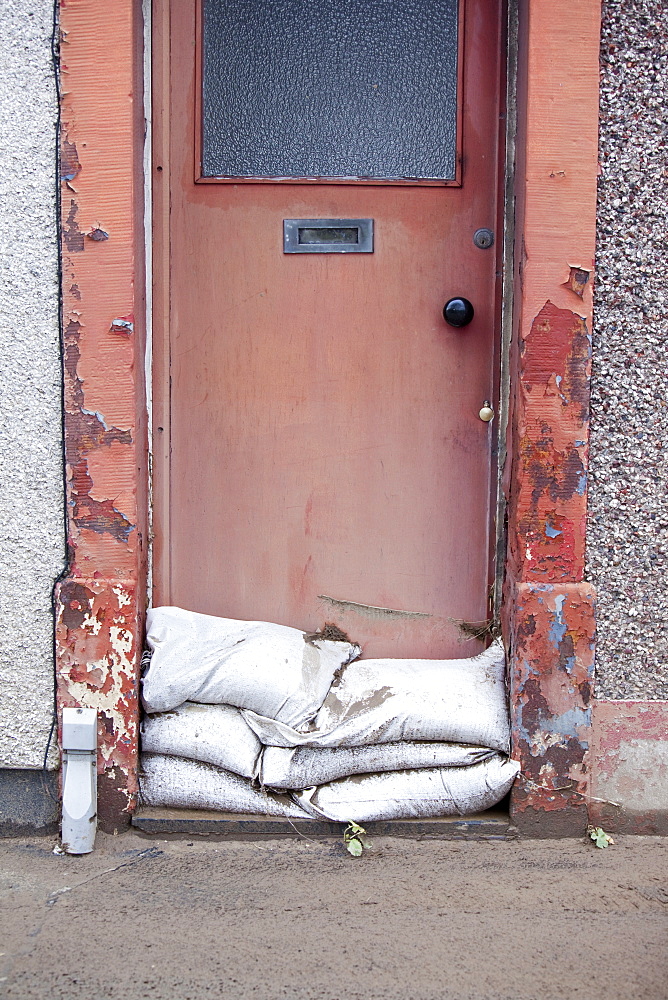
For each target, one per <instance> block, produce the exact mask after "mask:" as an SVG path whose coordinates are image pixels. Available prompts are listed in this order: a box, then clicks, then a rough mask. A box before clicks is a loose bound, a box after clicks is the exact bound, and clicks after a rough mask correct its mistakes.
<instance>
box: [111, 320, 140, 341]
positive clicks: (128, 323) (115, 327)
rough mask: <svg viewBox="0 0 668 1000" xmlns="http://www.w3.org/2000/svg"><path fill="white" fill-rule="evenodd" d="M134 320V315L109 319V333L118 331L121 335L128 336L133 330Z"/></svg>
mask: <svg viewBox="0 0 668 1000" xmlns="http://www.w3.org/2000/svg"><path fill="white" fill-rule="evenodd" d="M134 328H135V321H134V316H120V317H119V318H118V319H114V320H112V321H111V326H110V327H109V332H110V333H120V334H121V336H123V337H129V336H130V334H131V333H132V332H133V331H134Z"/></svg>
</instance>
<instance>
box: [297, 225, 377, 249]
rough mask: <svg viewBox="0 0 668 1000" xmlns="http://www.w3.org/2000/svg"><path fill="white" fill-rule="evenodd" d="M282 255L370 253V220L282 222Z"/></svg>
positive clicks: (371, 231) (371, 247) (371, 235)
mask: <svg viewBox="0 0 668 1000" xmlns="http://www.w3.org/2000/svg"><path fill="white" fill-rule="evenodd" d="M283 252H284V253H373V219H283Z"/></svg>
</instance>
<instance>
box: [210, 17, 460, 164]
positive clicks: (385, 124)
mask: <svg viewBox="0 0 668 1000" xmlns="http://www.w3.org/2000/svg"><path fill="white" fill-rule="evenodd" d="M457 9H458V0H203V13H204V38H203V53H204V70H203V100H202V108H203V123H202V165H203V174H204V176H205V177H332V178H334V177H364V178H375V179H401V178H411V179H427V178H433V179H442V180H452V179H454V177H455V165H456V148H457V111H456V109H457V20H458V17H457Z"/></svg>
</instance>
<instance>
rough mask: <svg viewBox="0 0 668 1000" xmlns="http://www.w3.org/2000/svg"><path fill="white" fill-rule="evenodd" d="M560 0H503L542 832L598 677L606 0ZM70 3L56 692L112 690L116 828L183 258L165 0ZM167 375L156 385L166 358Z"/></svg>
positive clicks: (108, 809) (509, 263)
mask: <svg viewBox="0 0 668 1000" xmlns="http://www.w3.org/2000/svg"><path fill="white" fill-rule="evenodd" d="M565 2H566V10H565V11H563V10H562V11H561V13H560V17H559V18H558V19H556V18H554V16H553V14H552V12H551V8H552V5H551V4H550V3H549V2H548V0H531V2H530V0H510V2H509V4H508V38H509V56H508V87H509V101H508V117H507V133H508V134H507V140H508V141H507V163H506V164H505V165H503V164H502V165H500V166H501V167H504V166H505V171H506V177H505V185H504V187H505V194H506V211H505V217H504V223H503V231H504V235H503V260H504V277H503V283H504V304H503V308H502V315H501V318H500V324H501V331H502V338H501V339H502V358H501V369H500V381H501V404H500V414H499V457H500V459H501V461H500V462H499V470H500V471H499V495H498V502H497V523H498V524H499V525H501V526H502V530H499V532H498V543H497V601H498V611H499V615H500V618H501V621H502V625H503V635H504V640H505V643H506V647H507V650H508V656H509V679H510V708H511V718H512V729H513V756H514V757H516V758H517V759H518V760H519V761H520V763H521V766H522V773H521V776H520V778H519V780H518V782H517V783H516V785H515V787H514V789H513V792H512V795H511V813H512V817H513V820H514V822H515V824H516V825H517V826H518V827H519V828H520V829H521V830H523V831H526V832H530V833H532V834H534V835H542V836H548V835H554V834H558V833H573V832H576V831H577V832H579V831H581V830H582V828H583V826H584V823H585V822H586V817H587V804H588V801H589V799H588V761H587V749H588V744H589V732H590V725H591V695H592V683H593V643H594V596H595V595H594V592H593V589H592V588H591V586H590V585H589V584H587V583H586V582H584V543H585V516H586V492H587V487H586V475H587V452H588V421H589V377H590V355H591V321H592V280H591V279H592V275H593V260H594V241H595V221H596V176H597V137H598V48H599V35H600V0H589V2H588V3H586V4H585V5H584V6H583V5H582V3H581V2H576V0H565ZM162 3H163V0H155V7H156V9H159V7H160V6H161V4H162ZM60 23H61V39H62V40H61V51H60V72H61V84H62V86H61V91H62V95H61V121H60V148H61V172H60V182H61V183H60V188H61V200H60V208H61V237H62V240H61V252H62V278H63V286H62V299H63V307H62V330H63V366H64V433H65V450H66V495H67V510H66V518H67V538H68V554H69V557H68V568H67V570H66V572H65V574H64V575H63V577H62V578H61V579H60V581H59V582H58V584H57V586H56V589H55V614H56V662H55V667H56V683H57V698H58V706H59V710H62V707H64V706H66V705H85V706H88V707H94V708H97V709H98V713H99V722H100V731H99V759H98V772H99V814H100V823H101V826H102V827H103V828H105V829H117V828H120V827H122V826H123V825H127V823H129V821H130V818H131V814H132V812H133V810H134V808H135V806H136V796H137V764H138V719H139V698H138V677H139V661H140V658H141V651H142V638H143V618H144V609H145V607H146V601H147V594H148V593H149V592H150V578H149V575H150V566H149V552H148V550H149V537H150V510H151V506H152V502H153V500H154V499H156V498H152V496H151V482H150V469H151V462H152V461H153V460H159V458H160V455H159V445H158V447H157V448H156V447H155V445H154V453H153V456H151V455H150V453H149V445H148V440H149V431H150V429H151V428H150V417H149V416H148V408H147V399H148V398H150V393H151V383H150V372H151V364H152V362H151V324H152V322H153V321H155V323H156V327H159V328H161V329H166V323H165V319H166V317H165V316H164V315H162V314H160V315H158V313H157V311H158V310H161V311H162V312H164V308H165V305H164V303H165V298H166V297H165V295H164V289H162V288H161V282H162V281H163V279H164V275H165V274H166V273H167V272H166V266H167V264H168V256H167V252H166V251H165V250H164V249H163V250H161V251H160V255H152V251H151V248H152V241H151V239H150V238H149V239H148V240H147V238H146V234H147V232H149V223H148V221H147V220H148V219H150V214H147V206H149V207H150V200H151V199H152V200H153V204H154V206H155V210H156V211H157V213H158V215H162V216H163V219H164V216H165V214H166V213H167V212H168V204H166V202H165V198H164V195H163V194H162V185H161V177H160V175H161V173H162V171H161V169H160V167H161V156H163V155H164V151H165V142H166V138H168V122H165V121H162V120H161V121H157V122H155V123H154V125H155V132H154V135H155V140H154V143H153V148H152V149H151V148H150V145H149V146H147V145H146V143H145V134H146V133H147V132H149V131H150V123H151V108H150V79H151V78H150V74H145V72H144V69H145V42H146V43H147V45H148V48H149V50H150V46H151V19H150V2H149V0H145V3H144V7H143V8H142V4H141V3H140V2H139V0H118V2H117V3H116V4H114V5H108V4H105V3H103V2H102V0H72V2H70V3H68V4H67V5H66V6H63V7H62V9H61V11H60ZM156 24H157V21H156ZM110 39H113V52H114V55H113V59H110V58H109V41H110ZM155 42H156V44H155V47H154V53H155V55H154V64H153V73H154V74H156V73H158V74H164V73H165V72H166V60H165V58H164V56H165V48H164V46H165V45H166V44H167V43H166V39H165V37H164V32H162V33H161V32H157V33H156V39H155ZM149 165H150V169H149ZM555 220H556V221H555ZM151 256H152V257H153V259H152V261H151ZM147 261H148V266H147ZM148 270H150V271H152V281H153V286H152V287H153V293H154V297H153V298H152V294H151V276H149V278H148V280H147V271H148ZM163 353H164V352H163ZM167 374H168V373H167ZM154 375H155V381H156V383H157V384H160V383H161V380H162V379H163V378H164V376H165V373H164V372H161V371H155V372H154ZM164 384H167V385H168V378H167V380H166V381H165V383H164ZM158 426H164V425H162V424H160V425H158ZM160 433H161V432H160V431H159V430H158V429H157V428H156V429H155V434H156V435H158V436H159V435H160ZM162 457H163V458H164V455H163V456H162ZM501 595H502V596H501Z"/></svg>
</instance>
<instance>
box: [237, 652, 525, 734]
mask: <svg viewBox="0 0 668 1000" xmlns="http://www.w3.org/2000/svg"><path fill="white" fill-rule="evenodd" d="M244 717H245V718H246V721H247V722H248V724H249V726H250V727H251V729H252V730H253V731H254V732H255V733H256V734H257V736H258V737H259V739H260V740H261V741H262V742H263V743H264V744H266V745H268V746H279V747H298V746H307V747H336V746H342V747H350V746H368V745H370V744H375V743H396V742H399V741H400V740H434V741H436V742H439V743H469V744H471V745H473V746H486V747H492V748H493V749H495V750H501V751H505V752H507V751H508V750H509V747H510V722H509V717H508V707H507V701H506V688H505V656H504V651H503V646H502V644H501V643H500V642H495V643H494V644H493V645H492V646H490V648H489V649H487V650H485V651H484V652H482V653H479V654H478V656H473V657H470V658H469V659H465V660H390V659H388V660H356V661H355V662H354V663H350V664H348V666H347V667H346V668H345V670H343V671H342V674H341V677H340V678H339V679H337V680H336V681H335V682H334V683H333V684H332V687H331V688H330V691H329V694H328V695H327V698H326V699H325V701H324V703H323V705H322V707H321V709H320V711H319V712H318V714H317V715H316V717H315V719H314V721H313V724H312V731H309V732H303V731H302V732H298V731H297V728H298V727H291V726H288V725H285V724H283V723H282V722H281V721H276V720H273V719H268V718H266V717H262V716H261V714H257V713H254V712H249V711H247V712H244ZM302 728H303V727H302Z"/></svg>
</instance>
